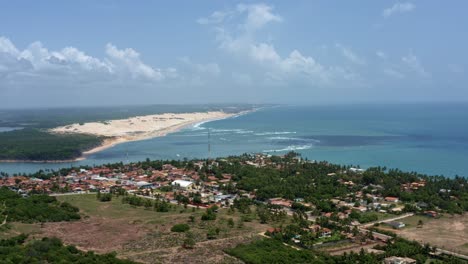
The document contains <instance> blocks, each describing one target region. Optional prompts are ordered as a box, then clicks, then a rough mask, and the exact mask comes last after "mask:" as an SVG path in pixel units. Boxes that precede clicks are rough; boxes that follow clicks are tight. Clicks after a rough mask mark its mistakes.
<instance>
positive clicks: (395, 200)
mask: <svg viewBox="0 0 468 264" xmlns="http://www.w3.org/2000/svg"><path fill="white" fill-rule="evenodd" d="M385 201H387V202H391V203H398V201H399V199H398V197H393V196H387V197H385Z"/></svg>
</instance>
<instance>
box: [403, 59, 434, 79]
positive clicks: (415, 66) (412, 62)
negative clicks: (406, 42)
mask: <svg viewBox="0 0 468 264" xmlns="http://www.w3.org/2000/svg"><path fill="white" fill-rule="evenodd" d="M401 61H402V62H403V63H404V64H405V65H406V66H407V67H408V68H409V69H410V70H412V71H414V72H416V73H418V74H419V75H421V76H423V77H429V76H430V74H429V73H428V72H427V71H426V70H425V69H424V67H423V66H422V64H421V62H420V61H419V59H418V58H417V57H416V56H415V55H414V54H412V53H410V54H408V55H407V56H403V57H402V58H401Z"/></svg>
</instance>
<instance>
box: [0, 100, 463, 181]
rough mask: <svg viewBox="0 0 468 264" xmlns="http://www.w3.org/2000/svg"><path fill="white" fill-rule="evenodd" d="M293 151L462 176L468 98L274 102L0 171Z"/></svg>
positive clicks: (312, 156) (4, 166)
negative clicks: (64, 159)
mask: <svg viewBox="0 0 468 264" xmlns="http://www.w3.org/2000/svg"><path fill="white" fill-rule="evenodd" d="M208 130H209V131H210V141H211V149H212V152H211V156H212V157H216V156H228V155H236V154H242V153H255V152H264V153H270V154H284V153H286V152H287V151H292V150H294V151H297V152H299V153H301V154H302V156H303V157H307V158H308V159H311V160H328V161H330V162H334V163H339V164H354V165H360V166H361V167H364V168H365V167H370V166H377V165H380V166H387V167H389V168H400V169H402V170H407V171H418V172H422V173H427V174H431V175H436V174H437V175H446V176H449V177H453V176H455V175H460V176H468V104H413V105H410V104H404V105H361V106H357V105H347V106H280V107H272V108H265V109H262V110H259V111H257V112H253V113H249V114H245V115H241V116H238V117H234V118H229V119H225V120H218V121H213V122H208V123H204V124H198V125H196V126H194V127H190V128H186V129H184V130H182V131H179V132H177V133H173V134H170V135H168V136H166V137H160V138H153V139H149V140H144V141H137V142H129V143H125V144H121V145H117V146H115V147H113V148H110V149H107V150H105V151H102V152H99V153H96V154H94V155H91V156H89V157H88V159H87V160H84V161H79V162H74V163H61V164H33V163H2V164H0V171H6V172H10V173H13V172H34V171H37V170H39V169H57V168H60V167H69V166H77V165H97V164H103V163H110V162H120V161H123V162H127V161H138V160H144V159H146V158H150V159H182V158H205V157H208Z"/></svg>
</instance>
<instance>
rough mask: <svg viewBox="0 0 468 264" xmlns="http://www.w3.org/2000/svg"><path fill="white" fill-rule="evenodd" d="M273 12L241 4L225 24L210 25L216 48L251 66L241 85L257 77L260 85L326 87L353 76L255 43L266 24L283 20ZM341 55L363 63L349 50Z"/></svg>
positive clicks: (223, 21)
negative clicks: (276, 83)
mask: <svg viewBox="0 0 468 264" xmlns="http://www.w3.org/2000/svg"><path fill="white" fill-rule="evenodd" d="M273 11H274V9H273V7H272V6H269V5H266V4H254V5H244V4H241V5H238V6H237V7H236V9H235V10H233V11H228V12H227V13H229V14H230V19H229V21H226V20H222V21H221V22H219V23H217V24H216V25H214V29H215V30H216V40H217V41H218V43H219V48H220V49H221V50H224V51H227V52H229V53H230V54H231V55H233V56H234V57H235V58H237V59H240V60H247V61H248V62H250V63H251V64H250V65H249V66H248V68H249V69H253V72H255V75H254V74H252V73H250V74H249V75H248V76H249V78H248V79H249V80H250V81H249V82H245V83H251V81H252V78H257V79H259V81H260V82H262V83H265V82H266V83H268V84H272V83H273V82H281V83H287V82H286V81H291V82H295V81H300V82H306V83H307V84H309V85H310V84H312V85H329V84H331V83H333V81H336V80H338V79H341V80H343V79H346V78H354V77H355V76H356V74H354V73H353V72H352V71H351V70H350V69H346V70H344V69H343V68H342V67H332V66H328V67H327V66H325V65H322V64H321V63H320V62H318V61H317V60H316V59H315V58H313V57H312V56H305V55H303V54H302V53H301V52H300V51H298V50H295V49H293V50H292V51H291V52H290V53H289V55H287V56H282V55H281V54H280V53H279V52H278V51H277V50H276V48H275V47H274V45H273V44H272V43H268V42H266V41H261V40H257V38H258V36H259V34H257V33H260V31H261V30H263V29H264V28H265V27H266V25H268V24H270V23H273V22H282V21H283V18H282V17H281V16H280V15H278V14H275V13H274V12H273ZM215 13H216V12H215ZM215 13H213V14H215ZM211 17H213V15H211V16H210V17H209V18H207V19H202V20H201V21H202V22H207V21H208V20H210V21H211V20H214V19H210V18H211ZM216 21H220V20H216ZM199 22H200V21H199ZM202 24H207V23H202ZM345 53H346V55H347V56H348V57H350V59H353V62H354V63H357V64H361V65H362V64H365V61H364V60H363V59H361V58H359V57H358V56H357V55H355V54H354V53H352V52H351V51H350V50H347V51H346V52H345ZM239 76H243V75H242V74H240V73H237V74H236V78H235V79H246V78H240V77H239Z"/></svg>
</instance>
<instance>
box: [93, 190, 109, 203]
mask: <svg viewBox="0 0 468 264" xmlns="http://www.w3.org/2000/svg"><path fill="white" fill-rule="evenodd" d="M96 198H97V199H98V200H99V201H100V202H110V201H111V200H112V194H111V193H104V194H102V193H101V191H100V190H98V191H97V194H96Z"/></svg>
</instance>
